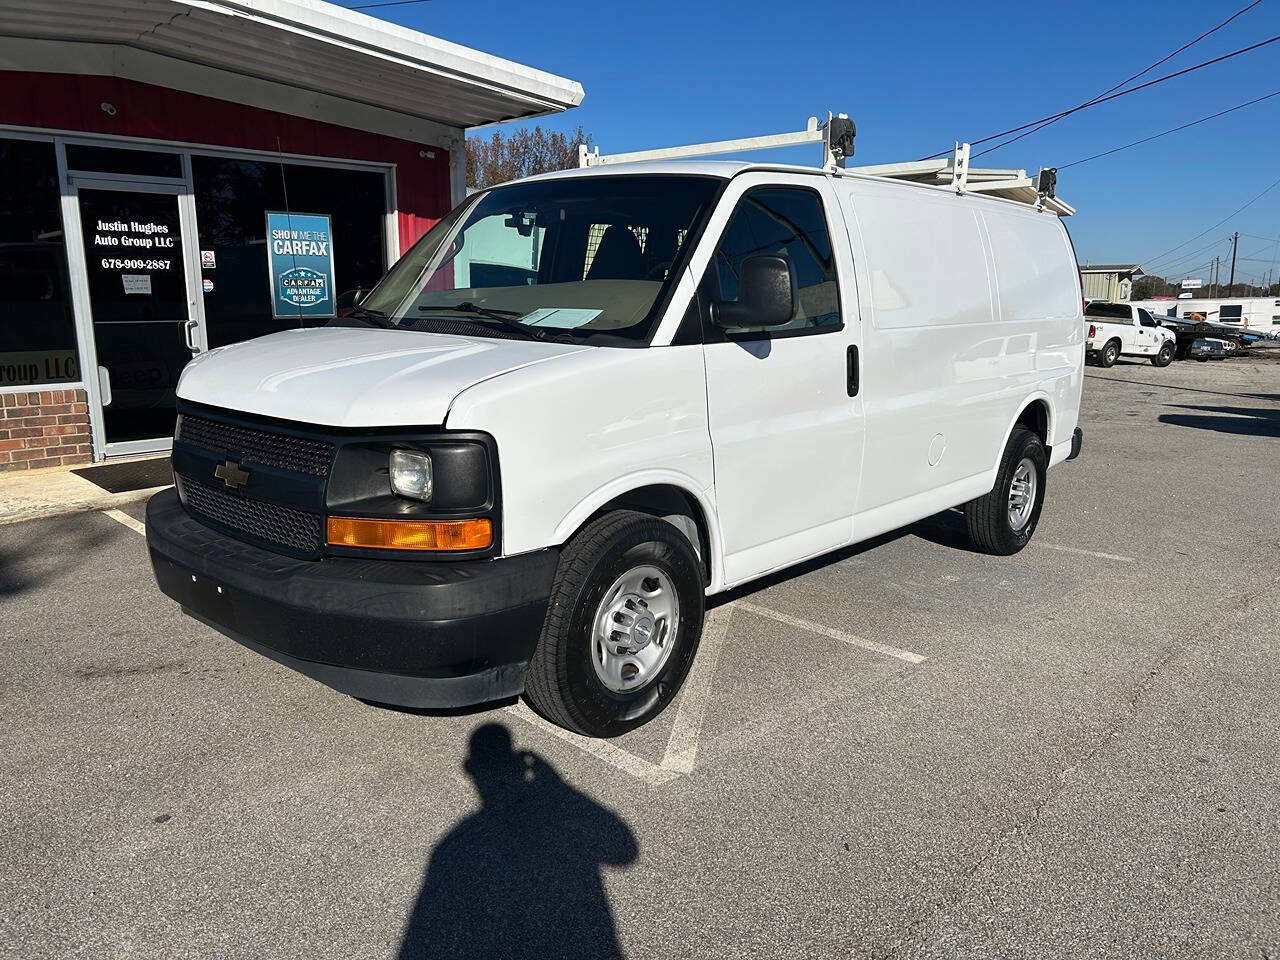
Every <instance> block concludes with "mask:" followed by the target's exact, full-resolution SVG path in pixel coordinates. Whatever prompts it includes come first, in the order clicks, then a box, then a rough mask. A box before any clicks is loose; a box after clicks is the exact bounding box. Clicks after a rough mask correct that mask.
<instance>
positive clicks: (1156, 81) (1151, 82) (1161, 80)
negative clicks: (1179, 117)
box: [920, 35, 1280, 160]
mask: <svg viewBox="0 0 1280 960" xmlns="http://www.w3.org/2000/svg"><path fill="white" fill-rule="evenodd" d="M1277 41H1280V35H1277V36H1274V37H1268V38H1267V39H1266V40H1259V41H1258V42H1257V43H1253V44H1250V45H1249V46H1247V47H1241V48H1240V49H1239V50H1232V51H1231V52H1230V53H1224V54H1222V56H1220V57H1214V58H1213V59H1212V60H1205V61H1204V62H1202V63H1196V64H1193V65H1192V66H1189V67H1183V68H1182V69H1181V70H1176V71H1174V72H1173V73H1166V74H1165V75H1164V76H1162V77H1156V78H1155V79H1154V80H1148V81H1147V82H1146V83H1140V84H1138V85H1137V86H1136V87H1129V88H1128V89H1127V90H1119V91H1117V92H1115V93H1111V94H1108V95H1107V96H1104V97H1097V98H1095V99H1094V100H1090V101H1089V102H1088V103H1082V104H1080V105H1079V106H1077V107H1072V108H1071V109H1070V110H1063V111H1061V112H1059V113H1052V114H1049V116H1047V117H1041V118H1040V119H1038V120H1031V121H1029V122H1028V123H1023V124H1019V125H1018V126H1016V127H1010V128H1009V129H1008V130H1003V131H1001V132H1000V133H993V134H991V136H989V137H983V138H982V139H981V140H973V141H970V146H977V145H978V144H980V143H987V142H988V141H990V140H998V139H1000V138H1001V137H1005V136H1008V135H1009V134H1011V133H1017V132H1018V131H1019V130H1025V129H1027V127H1034V126H1035V125H1036V124H1038V123H1043V122H1044V121H1046V120H1060V119H1062V118H1063V117H1069V116H1071V115H1072V114H1073V113H1079V112H1080V111H1081V110H1085V109H1087V108H1089V107H1096V106H1098V105H1099V104H1103V103H1108V102H1110V101H1112V100H1117V99H1119V98H1120V97H1127V96H1128V95H1129V94H1131V93H1138V92H1139V91H1141V90H1146V89H1147V88H1149V87H1154V86H1156V85H1157V84H1160V83H1164V82H1165V81H1167V80H1175V79H1177V78H1178V77H1183V76H1186V75H1187V74H1189V73H1194V72H1195V71H1197V70H1203V69H1204V68H1205V67H1211V66H1213V65H1214V64H1216V63H1222V62H1223V61H1225V60H1230V59H1232V58H1233V57H1239V56H1242V55H1244V54H1246V53H1252V52H1253V51H1254V50H1258V49H1260V48H1262V47H1266V46H1269V45H1271V44H1273V43H1275V42H1277ZM950 152H951V151H950V149H947V150H942V151H939V152H938V153H933V154H930V155H929V156H927V157H921V158H920V159H921V160H933V159H935V158H937V157H943V156H946V155H947V154H948V153H950ZM983 152H986V151H983ZM975 156H979V157H980V156H982V153H978V154H976V155H975Z"/></svg>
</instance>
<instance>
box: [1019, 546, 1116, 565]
mask: <svg viewBox="0 0 1280 960" xmlns="http://www.w3.org/2000/svg"><path fill="white" fill-rule="evenodd" d="M1040 546H1042V547H1044V548H1045V549H1046V550H1059V551H1061V552H1062V553H1074V554H1076V555H1077V556H1081V557H1098V558H1099V559H1101V560H1117V561H1119V562H1120V563H1137V562H1138V558H1137V557H1122V556H1120V554H1118V553H1102V552H1100V551H1098V550H1081V549H1080V548H1079V547H1063V546H1059V545H1058V544H1056V543H1042V544H1040Z"/></svg>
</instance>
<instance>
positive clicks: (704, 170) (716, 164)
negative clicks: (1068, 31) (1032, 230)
mask: <svg viewBox="0 0 1280 960" xmlns="http://www.w3.org/2000/svg"><path fill="white" fill-rule="evenodd" d="M753 171H768V172H772V173H797V174H807V175H809V176H817V177H839V178H842V179H843V178H845V177H850V178H857V179H859V180H870V181H874V182H876V183H885V184H897V185H899V186H902V185H908V186H914V187H923V188H925V189H928V190H935V191H941V192H943V193H947V194H951V195H952V196H954V195H955V191H954V190H953V189H952V188H951V187H950V186H948V185H946V184H942V183H924V182H921V181H920V180H908V179H902V178H899V177H889V176H877V175H876V174H874V173H864V172H861V171H859V170H858V169H856V168H854V169H850V170H845V171H841V172H840V173H832V172H831V171H830V170H828V169H825V168H823V167H811V166H809V167H807V166H804V165H802V164H792V163H751V162H748V161H743V160H642V161H637V162H634V163H606V164H600V165H599V166H592V167H574V168H570V169H568V170H556V171H553V172H551V173H540V174H537V175H535V176H532V177H528V178H526V181H532V180H563V179H568V178H573V177H608V176H619V175H622V174H631V175H633V176H634V175H636V174H649V175H652V174H668V175H671V174H677V175H683V176H698V177H718V178H720V179H722V180H730V179H732V178H734V177H736V176H738V175H739V174H742V173H748V172H753ZM964 197H965V198H966V199H970V200H986V201H995V202H997V203H1005V204H1010V203H1011V204H1013V205H1014V206H1016V207H1019V208H1021V209H1023V210H1028V211H1034V207H1033V203H1034V199H1035V190H1034V188H1027V187H1022V188H1021V189H1019V190H1017V191H1016V195H1011V194H1006V195H1001V194H997V193H995V192H989V193H983V192H979V191H978V190H973V191H970V192H966V193H965V194H964ZM1044 212H1045V213H1047V214H1049V215H1051V216H1061V215H1066V216H1070V215H1071V214H1072V213H1074V212H1075V211H1074V209H1073V208H1071V207H1069V206H1067V205H1066V204H1065V203H1061V202H1060V201H1050V203H1049V204H1047V205H1046V209H1045V211H1044Z"/></svg>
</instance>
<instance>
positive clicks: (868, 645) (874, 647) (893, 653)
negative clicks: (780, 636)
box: [734, 600, 929, 663]
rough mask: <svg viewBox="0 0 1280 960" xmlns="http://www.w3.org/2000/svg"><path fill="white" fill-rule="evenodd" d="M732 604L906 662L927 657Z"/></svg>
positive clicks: (754, 607)
mask: <svg viewBox="0 0 1280 960" xmlns="http://www.w3.org/2000/svg"><path fill="white" fill-rule="evenodd" d="M734 606H735V607H737V608H738V609H739V610H746V611H747V612H749V613H754V614H756V615H757V616H761V617H768V618H769V619H770V620H777V621H778V622H779V623H785V624H786V625H787V626H789V627H796V628H797V629H800V630H807V631H809V632H810V633H816V634H820V635H821V636H824V637H830V638H831V639H832V640H839V641H840V642H841V643H847V644H850V645H851V646H855V647H862V648H863V649H864V650H871V651H873V652H874V653H881V654H884V655H885V656H886V657H897V658H898V659H899V660H905V661H907V663H924V662H925V660H927V659H929V658H928V657H922V656H921V655H920V654H918V653H912V652H911V651H910V650H900V649H899V648H898V647H891V646H889V645H888V644H884V643H876V642H875V641H874V640H866V639H864V638H862V637H858V636H854V635H853V634H852V633H845V632H844V631H843V630H833V629H831V628H830V627H824V626H823V625H822V624H820V623H814V622H813V621H812V620H804V619H802V618H800V617H793V616H791V615H790V614H786V613H779V612H778V611H777V610H770V609H769V608H768V607H761V606H757V605H756V604H754V603H748V602H747V601H745V600H738V601H736V602H735V603H734Z"/></svg>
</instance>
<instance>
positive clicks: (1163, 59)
mask: <svg viewBox="0 0 1280 960" xmlns="http://www.w3.org/2000/svg"><path fill="white" fill-rule="evenodd" d="M1261 2H1262V0H1253V2H1252V3H1250V4H1248V5H1247V6H1245V7H1242V8H1241V9H1239V10H1237V11H1236V12H1235V13H1233V14H1232V15H1231V16H1229V17H1227V19H1225V20H1223V21H1222V22H1221V23H1220V24H1218V25H1217V26H1216V27H1213V28H1211V29H1209V30H1206V31H1205V32H1204V33H1202V34H1200V36H1198V37H1196V38H1195V39H1194V40H1188V41H1187V42H1186V43H1184V44H1183V45H1182V46H1180V47H1179V48H1178V49H1177V50H1174V51H1173V53H1169V54H1166V55H1165V56H1163V57H1161V58H1160V59H1159V60H1157V61H1156V62H1155V63H1153V64H1151V65H1150V66H1148V67H1144V68H1143V69H1141V70H1139V71H1138V72H1137V73H1135V74H1134V75H1133V76H1131V77H1127V78H1126V79H1124V80H1121V81H1120V82H1119V83H1117V84H1116V85H1115V86H1113V87H1108V88H1107V89H1106V90H1103V91H1102V92H1101V93H1100V94H1098V96H1096V97H1094V98H1093V99H1092V100H1086V101H1085V102H1084V103H1083V104H1081V107H1082V108H1083V107H1086V106H1090V105H1091V104H1093V103H1095V102H1097V101H1098V100H1099V99H1100V98H1101V97H1105V96H1106V95H1107V94H1109V93H1114V92H1115V91H1117V90H1119V89H1121V88H1122V87H1126V86H1128V85H1129V84H1130V83H1132V82H1133V81H1134V80H1137V79H1138V78H1139V77H1142V76H1146V75H1147V74H1148V73H1150V72H1151V71H1152V70H1154V69H1155V68H1156V67H1158V66H1160V65H1161V64H1165V63H1168V62H1169V61H1170V60H1172V59H1173V58H1174V57H1176V56H1177V55H1178V54H1180V53H1182V52H1183V51H1184V50H1189V49H1190V48H1191V47H1194V46H1195V45H1196V44H1197V43H1199V42H1200V41H1201V40H1203V39H1204V38H1205V37H1208V36H1212V35H1213V34H1215V33H1217V32H1218V31H1219V30H1221V29H1222V28H1223V27H1225V26H1226V25H1227V24H1229V23H1230V22H1231V21H1232V20H1235V19H1236V18H1237V17H1239V16H1241V15H1243V14H1246V13H1248V12H1249V11H1250V10H1252V9H1253V8H1254V7H1256V6H1257V5H1258V4H1260V3H1261ZM1061 119H1062V117H1052V118H1050V119H1048V120H1045V121H1044V123H1041V124H1040V125H1039V126H1037V127H1036V128H1035V129H1034V130H1027V131H1026V132H1024V133H1020V134H1018V135H1017V136H1016V137H1013V138H1012V139H1010V140H1006V141H1005V142H1004V143H998V144H996V145H995V146H994V147H989V148H988V149H986V150H983V151H982V153H979V154H978V156H982V154H984V153H991V152H993V151H995V150H999V149H1001V148H1002V147H1007V146H1008V145H1009V144H1011V143H1016V142H1017V141H1019V140H1021V139H1022V138H1023V137H1029V136H1031V134H1033V133H1038V132H1039V131H1041V130H1043V129H1044V128H1045V127H1047V126H1049V125H1051V124H1054V123H1057V122H1058V121H1059V120H1061ZM1058 169H1059V170H1061V169H1062V168H1061V167H1059V168H1058Z"/></svg>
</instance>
